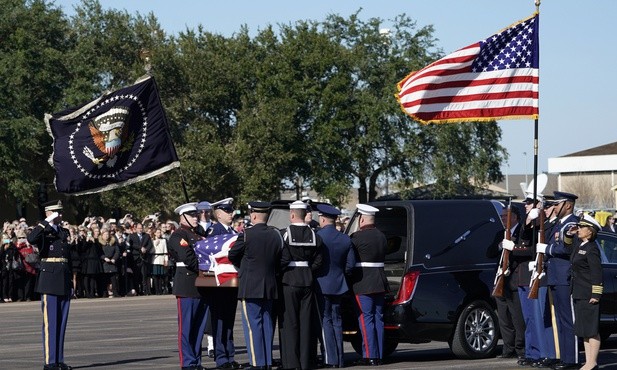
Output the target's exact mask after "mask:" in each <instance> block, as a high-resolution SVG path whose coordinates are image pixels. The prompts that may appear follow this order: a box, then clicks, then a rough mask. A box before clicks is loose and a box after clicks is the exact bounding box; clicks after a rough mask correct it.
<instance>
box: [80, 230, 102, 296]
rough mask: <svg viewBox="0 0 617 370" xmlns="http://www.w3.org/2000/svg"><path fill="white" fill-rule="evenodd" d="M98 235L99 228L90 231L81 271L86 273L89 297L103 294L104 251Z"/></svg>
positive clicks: (85, 281) (87, 294) (85, 279)
mask: <svg viewBox="0 0 617 370" xmlns="http://www.w3.org/2000/svg"><path fill="white" fill-rule="evenodd" d="M98 237H99V230H98V229H94V230H92V231H88V234H87V236H86V241H85V244H84V253H83V261H82V265H81V272H82V273H83V275H84V285H85V290H86V297H88V298H94V297H97V296H101V295H102V294H100V292H101V289H100V286H101V284H100V279H101V274H102V273H103V265H102V264H101V256H102V254H103V251H102V250H101V245H100V244H99V243H98V242H97V239H98Z"/></svg>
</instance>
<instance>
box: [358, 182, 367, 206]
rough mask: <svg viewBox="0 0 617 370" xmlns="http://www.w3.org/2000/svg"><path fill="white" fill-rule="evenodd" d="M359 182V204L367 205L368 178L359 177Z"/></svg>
mask: <svg viewBox="0 0 617 370" xmlns="http://www.w3.org/2000/svg"><path fill="white" fill-rule="evenodd" d="M358 181H359V183H360V188H359V189H358V203H366V201H367V198H366V195H367V193H366V177H360V176H358Z"/></svg>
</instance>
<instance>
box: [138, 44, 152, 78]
mask: <svg viewBox="0 0 617 370" xmlns="http://www.w3.org/2000/svg"><path fill="white" fill-rule="evenodd" d="M151 56H152V52H151V51H150V50H148V49H145V48H144V49H141V50H140V51H139V58H141V60H142V61H143V62H144V70H145V71H146V74H148V75H150V74H151V71H152V63H151V62H150V57H151Z"/></svg>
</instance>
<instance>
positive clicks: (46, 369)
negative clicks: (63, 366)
mask: <svg viewBox="0 0 617 370" xmlns="http://www.w3.org/2000/svg"><path fill="white" fill-rule="evenodd" d="M59 369H60V368H59V367H58V366H56V365H44V366H43V370H59Z"/></svg>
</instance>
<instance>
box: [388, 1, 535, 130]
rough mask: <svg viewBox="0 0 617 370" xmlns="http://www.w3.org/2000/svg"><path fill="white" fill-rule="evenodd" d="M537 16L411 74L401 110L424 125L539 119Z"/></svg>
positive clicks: (403, 88)
mask: <svg viewBox="0 0 617 370" xmlns="http://www.w3.org/2000/svg"><path fill="white" fill-rule="evenodd" d="M538 17H539V14H538V13H535V14H534V15H532V16H531V17H529V18H527V19H525V20H522V21H520V22H518V23H515V24H513V25H511V26H510V27H508V28H506V29H504V30H503V31H500V32H498V33H496V34H494V35H492V36H491V37H489V38H487V39H485V40H483V41H480V42H477V43H475V44H472V45H469V46H467V47H464V48H462V49H459V50H457V51H455V52H454V53H452V54H450V55H447V56H445V57H443V58H441V59H439V60H438V61H436V62H434V63H432V64H430V65H428V66H427V67H424V68H423V69H421V70H420V71H417V72H412V73H411V74H409V75H408V76H407V77H405V78H404V79H403V80H401V81H400V82H399V83H398V90H399V93H398V96H397V98H398V100H399V103H400V104H401V107H402V108H403V111H405V113H407V114H408V115H410V116H411V117H412V118H414V119H415V120H417V121H419V122H422V123H424V124H428V123H446V122H463V121H487V120H493V119H504V118H505V119H516V118H537V117H538V81H539V72H538V71H539V43H538V23H539V19H538Z"/></svg>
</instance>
